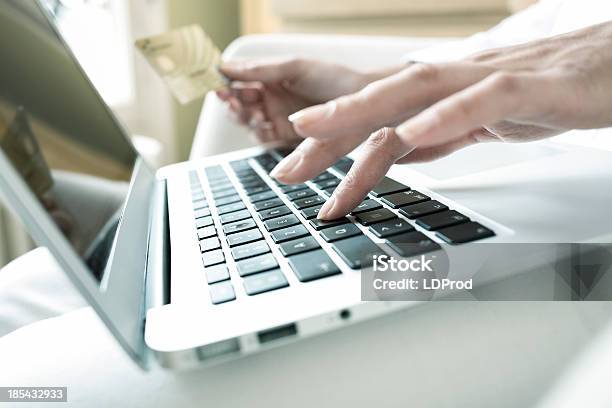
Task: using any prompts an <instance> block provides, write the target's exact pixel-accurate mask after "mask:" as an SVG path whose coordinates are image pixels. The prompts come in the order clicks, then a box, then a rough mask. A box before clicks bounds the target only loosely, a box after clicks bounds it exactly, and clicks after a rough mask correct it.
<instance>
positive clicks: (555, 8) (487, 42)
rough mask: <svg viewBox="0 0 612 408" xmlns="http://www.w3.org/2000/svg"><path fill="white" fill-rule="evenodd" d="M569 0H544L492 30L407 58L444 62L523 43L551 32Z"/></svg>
mask: <svg viewBox="0 0 612 408" xmlns="http://www.w3.org/2000/svg"><path fill="white" fill-rule="evenodd" d="M564 1H565V0H540V1H539V2H538V3H536V4H534V5H533V6H531V7H528V8H527V9H525V10H523V11H521V12H519V13H516V14H514V15H512V16H510V17H508V18H506V19H505V20H503V21H502V22H500V23H499V24H498V25H496V26H495V27H493V28H491V29H490V30H488V31H483V32H480V33H477V34H474V35H472V36H471V37H467V38H465V39H462V40H457V41H450V42H446V43H442V44H440V45H436V46H432V47H428V48H424V49H422V50H418V51H415V52H411V53H409V54H407V55H406V56H405V59H406V61H422V62H443V61H453V60H459V59H461V58H464V57H467V56H468V55H470V54H473V53H475V52H478V51H482V50H486V49H491V48H498V47H505V46H509V45H514V44H520V43H524V42H527V41H531V40H535V39H538V38H542V37H546V36H549V35H550V34H551V32H552V29H553V27H554V24H555V21H556V18H557V15H558V13H559V10H560V9H561V6H562V5H563V3H564Z"/></svg>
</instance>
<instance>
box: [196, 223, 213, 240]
mask: <svg viewBox="0 0 612 408" xmlns="http://www.w3.org/2000/svg"><path fill="white" fill-rule="evenodd" d="M215 235H217V230H216V229H215V227H214V225H209V226H208V227H204V228H200V229H198V238H199V239H206V238H210V237H214V236H215Z"/></svg>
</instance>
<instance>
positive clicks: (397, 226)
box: [370, 218, 414, 238]
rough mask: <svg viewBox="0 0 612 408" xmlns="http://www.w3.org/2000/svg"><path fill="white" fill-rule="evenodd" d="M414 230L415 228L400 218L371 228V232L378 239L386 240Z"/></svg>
mask: <svg viewBox="0 0 612 408" xmlns="http://www.w3.org/2000/svg"><path fill="white" fill-rule="evenodd" d="M413 230H414V227H413V226H412V225H410V224H409V223H408V221H406V220H402V219H399V218H398V219H394V220H389V221H385V222H381V223H380V224H374V225H372V226H371V227H370V231H371V232H372V233H373V234H374V235H376V236H377V237H378V238H386V237H390V236H392V235H397V234H402V233H404V232H410V231H413Z"/></svg>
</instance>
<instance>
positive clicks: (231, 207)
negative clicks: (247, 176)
mask: <svg viewBox="0 0 612 408" xmlns="http://www.w3.org/2000/svg"><path fill="white" fill-rule="evenodd" d="M238 200H239V201H238V202H237V203H232V204H227V205H223V206H221V207H218V208H217V211H218V212H219V215H223V214H228V213H231V212H234V211H240V210H244V209H245V208H246V206H245V205H244V203H243V202H242V201H240V198H238Z"/></svg>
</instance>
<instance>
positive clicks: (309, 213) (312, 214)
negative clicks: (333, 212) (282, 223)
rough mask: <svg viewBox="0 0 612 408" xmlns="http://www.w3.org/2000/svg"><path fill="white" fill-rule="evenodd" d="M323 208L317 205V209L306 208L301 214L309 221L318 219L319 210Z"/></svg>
mask: <svg viewBox="0 0 612 408" xmlns="http://www.w3.org/2000/svg"><path fill="white" fill-rule="evenodd" d="M321 207H323V206H322V205H317V206H316V207H308V208H304V209H303V210H302V211H300V214H302V216H303V217H304V218H306V219H307V220H311V219H313V218H317V215H319V210H320V209H321Z"/></svg>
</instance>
